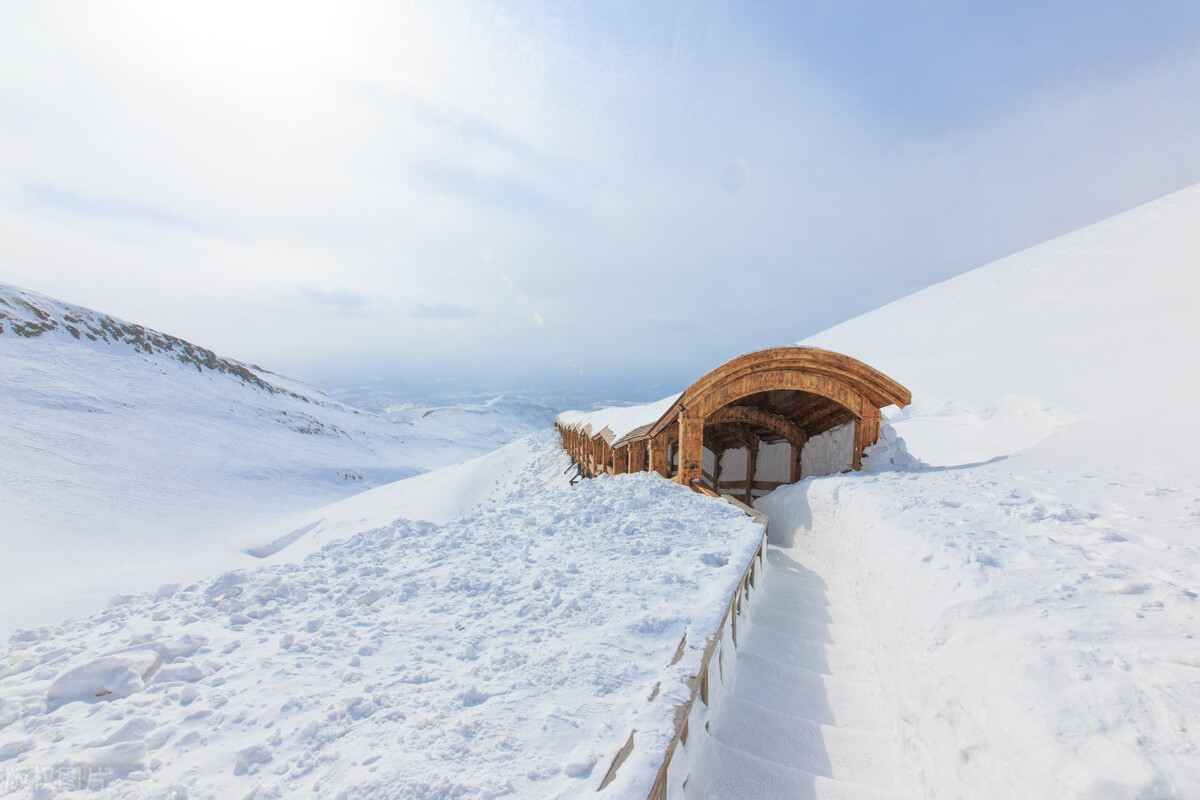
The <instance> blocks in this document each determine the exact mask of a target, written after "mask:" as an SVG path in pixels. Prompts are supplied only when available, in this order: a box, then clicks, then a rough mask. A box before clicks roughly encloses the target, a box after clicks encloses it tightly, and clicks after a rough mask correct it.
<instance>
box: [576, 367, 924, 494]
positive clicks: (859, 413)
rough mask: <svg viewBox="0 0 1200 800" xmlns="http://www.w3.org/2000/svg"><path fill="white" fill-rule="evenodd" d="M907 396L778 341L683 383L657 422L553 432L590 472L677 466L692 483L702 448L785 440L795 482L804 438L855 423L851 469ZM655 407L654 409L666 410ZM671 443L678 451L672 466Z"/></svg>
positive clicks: (868, 370)
mask: <svg viewBox="0 0 1200 800" xmlns="http://www.w3.org/2000/svg"><path fill="white" fill-rule="evenodd" d="M664 402H669V401H664ZM910 402H912V395H911V394H910V393H909V391H908V389H906V388H904V387H903V386H901V385H900V384H899V383H897V382H896V381H894V380H892V379H891V378H889V377H888V376H887V375H884V374H883V373H882V372H880V371H879V370H877V369H875V368H873V367H870V366H867V365H866V364H864V363H863V362H861V361H859V360H858V359H855V358H851V357H850V356H846V355H842V354H841V353H833V352H830V351H829V350H820V349H818V348H815V347H775V348H771V349H769V350H759V351H757V352H754V353H748V354H746V355H744V356H739V357H738V358H735V359H733V360H732V361H729V362H728V363H725V364H722V365H721V366H720V367H717V368H716V369H714V370H713V371H712V372H709V373H708V374H707V375H705V376H704V377H702V378H700V380H698V381H696V382H695V383H693V384H692V385H691V386H689V387H688V388H687V390H685V391H684V392H683V394H681V395H680V396H679V398H678V399H677V400H676V401H675V402H674V403H673V404H672V405H671V406H670V407H669V408H667V410H666V411H665V412H663V413H662V415H661V416H660V417H659V418H658V419H657V420H655V421H652V422H651V421H648V420H647V421H646V422H644V423H643V424H642V425H640V426H639V427H637V428H634V429H632V430H630V431H629V432H628V433H626V434H625V435H623V436H621V437H619V438H616V437H615V435H614V432H613V430H612V429H611V428H609V427H607V426H605V427H603V428H602V430H600V431H599V432H595V431H593V427H592V425H591V424H590V423H589V422H587V418H586V416H584V417H583V419H580V420H579V421H578V422H576V423H573V424H572V423H565V422H562V421H561V420H560V423H559V428H560V430H562V431H563V435H564V446H566V447H568V451H569V452H570V453H571V455H572V458H573V459H575V461H576V463H577V464H579V465H580V471H581V472H582V473H586V474H588V475H591V474H594V473H595V472H596V471H597V470H600V471H610V472H615V471H622V472H624V471H631V472H635V471H640V470H642V469H651V470H654V471H658V472H660V473H661V474H662V475H664V476H669V475H670V474H671V470H672V469H673V468H674V467H673V463H675V462H677V465H678V473H677V476H676V479H677V480H678V481H679V482H680V483H684V484H687V485H692V486H696V485H697V482H698V481H700V478H701V475H702V474H703V468H702V464H703V457H702V450H703V448H704V447H709V449H710V450H712V451H713V452H714V453H717V452H720V451H724V450H726V449H729V448H730V447H740V446H747V447H751V448H752V449H755V448H757V443H758V442H772V441H786V442H788V444H790V445H791V452H792V459H793V461H794V462H795V463H794V466H793V480H798V477H796V476H798V475H799V459H800V451H801V450H802V449H803V447H804V445H805V443H806V442H807V441H808V440H809V439H810V438H812V437H814V436H818V435H820V434H822V433H824V432H826V431H828V430H831V429H833V428H835V427H837V426H839V425H842V424H843V423H847V422H851V421H852V422H854V433H853V435H854V442H853V446H852V448H851V449H852V465H851V466H852V468H853V469H858V468H859V467H860V465H861V457H862V454H863V452H864V451H865V448H866V447H868V446H870V445H871V444H873V443H875V442H876V441H877V440H878V436H879V425H880V418H881V417H880V409H882V408H884V407H886V406H890V405H897V406H900V407H901V408H903V407H904V406H907V405H908V404H909V403H910ZM654 405H655V408H654V411H655V412H657V411H658V409H660V408H662V404H654ZM568 439H569V442H568ZM614 439H615V440H614ZM673 446H676V447H678V450H679V452H678V458H677V459H675V460H674V462H673V461H672V459H671V457H670V448H671V447H673ZM644 459H645V460H644ZM752 484H753V481H752V480H747V482H746V485H747V486H751V485H752Z"/></svg>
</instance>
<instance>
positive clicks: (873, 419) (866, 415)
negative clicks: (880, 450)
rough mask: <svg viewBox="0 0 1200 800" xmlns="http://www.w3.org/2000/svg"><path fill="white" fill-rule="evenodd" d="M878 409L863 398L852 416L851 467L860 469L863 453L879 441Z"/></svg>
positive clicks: (856, 469)
mask: <svg viewBox="0 0 1200 800" xmlns="http://www.w3.org/2000/svg"><path fill="white" fill-rule="evenodd" d="M879 421H880V414H879V409H878V408H876V407H875V406H874V405H872V404H871V402H870V401H869V400H867V399H866V398H865V397H864V398H863V401H862V407H861V409H860V411H859V413H858V414H856V415H855V416H854V455H853V462H852V463H851V467H853V468H854V470H855V471H858V470H860V469H862V457H863V451H864V450H866V449H867V448H868V447H870V446H871V445H873V444H875V443H876V442H877V441H879Z"/></svg>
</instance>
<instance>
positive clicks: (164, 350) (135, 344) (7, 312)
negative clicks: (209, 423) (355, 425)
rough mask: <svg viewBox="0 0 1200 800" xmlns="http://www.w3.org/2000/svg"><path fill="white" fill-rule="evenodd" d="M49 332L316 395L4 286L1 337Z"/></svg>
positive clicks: (271, 388)
mask: <svg viewBox="0 0 1200 800" xmlns="http://www.w3.org/2000/svg"><path fill="white" fill-rule="evenodd" d="M51 331H63V332H65V333H67V334H69V335H70V336H72V337H74V338H75V339H76V340H80V341H82V340H83V339H88V340H89V341H92V342H104V343H106V344H124V345H128V346H129V347H132V348H133V349H134V350H136V351H137V352H139V353H145V354H147V355H151V354H157V355H163V356H166V357H168V358H172V359H174V360H176V361H178V362H180V363H181V364H190V365H191V366H194V367H195V368H196V369H197V370H206V369H207V370H211V371H213V372H221V373H224V374H226V375H232V376H234V377H237V378H239V379H241V380H242V381H244V382H246V383H248V384H250V385H252V386H256V387H258V388H259V389H264V390H266V391H268V392H271V393H276V392H283V393H286V394H288V395H290V396H292V397H295V398H298V399H301V400H305V401H308V402H311V401H312V400H313V398H312V394H314V393H315V392H316V390H310V392H308V393H299V392H296V391H294V390H293V389H289V388H286V387H285V386H284V385H282V384H283V383H284V382H285V381H286V380H287V379H285V378H282V377H281V376H277V375H274V374H273V373H269V372H267V371H266V370H264V369H263V368H262V367H258V366H255V365H251V364H243V363H242V362H240V361H234V360H233V359H229V358H224V357H222V356H219V355H217V354H216V353H214V352H213V351H211V350H208V349H206V348H204V347H199V346H197V345H194V344H192V343H191V342H188V341H185V340H183V339H180V338H179V337H177V336H171V335H170V334H166V333H160V332H159V331H156V330H152V329H150V328H146V327H143V326H142V325H137V324H135V323H132V322H125V321H124V320H120V319H117V318H115V317H110V316H109V315H108V314H101V313H98V312H95V311H92V310H91V309H88V308H83V307H82V306H74V305H69V304H66V303H62V302H59V301H57V300H54V299H53V298H50V297H46V296H45V295H40V294H37V293H35V292H29V291H26V290H24V289H19V288H17V287H15V286H8V285H6V284H2V283H0V336H2V335H4V334H5V333H8V334H10V335H12V334H15V335H17V336H23V337H25V338H27V339H33V338H36V337H39V336H42V335H44V334H47V333H50V332H51ZM272 379H274V380H272Z"/></svg>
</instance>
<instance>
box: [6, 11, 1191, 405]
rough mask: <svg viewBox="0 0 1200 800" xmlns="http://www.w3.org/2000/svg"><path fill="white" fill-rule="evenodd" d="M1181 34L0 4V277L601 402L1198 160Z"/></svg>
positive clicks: (838, 310)
mask: <svg viewBox="0 0 1200 800" xmlns="http://www.w3.org/2000/svg"><path fill="white" fill-rule="evenodd" d="M1198 45H1200V15H1198V12H1197V11H1195V10H1193V9H1192V8H1191V7H1190V6H1185V5H1182V4H1156V5H1155V6H1153V7H1152V8H1142V7H1139V8H1136V9H1133V8H1130V7H1127V5H1126V4H1119V3H1112V4H1099V5H1097V4H1095V3H1086V4H1084V3H1079V4H1057V5H1055V7H1054V8H1053V9H1045V8H1043V7H1042V6H1041V5H1037V4H1031V5H1029V6H1028V7H1021V6H1020V5H1010V6H1005V7H1003V8H1002V9H999V10H992V11H988V12H986V13H985V12H983V11H980V10H968V9H965V8H964V7H961V6H960V5H959V4H945V5H944V6H926V7H922V8H921V9H917V10H913V9H899V8H897V7H895V6H894V5H893V4H885V3H879V4H870V5H866V6H863V5H855V6H854V7H853V8H851V7H848V6H846V5H845V4H826V5H824V6H820V7H812V6H811V5H810V6H808V7H797V8H794V9H787V10H779V9H771V10H770V11H768V10H766V8H765V7H764V8H747V7H745V5H744V4H735V3H701V4H695V3H678V4H673V5H664V6H658V7H655V8H648V7H646V6H645V4H637V3H616V4H612V3H604V4H571V5H568V6H566V7H556V8H548V7H546V6H544V4H540V3H529V4H520V3H518V4H507V3H505V4H500V3H492V2H451V3H436V4H433V3H431V4H427V5H420V4H400V5H398V4H386V3H367V2H363V3H349V4H338V5H337V6H336V7H334V6H329V5H324V4H305V3H299V4H297V3H255V4H249V5H247V4H244V3H232V2H224V3H222V2H217V3H204V4H161V3H133V2H125V3H113V4H105V5H104V6H97V5H95V4H87V3H56V4H43V5H38V6H29V5H24V6H15V5H13V6H7V7H5V9H3V10H0V108H3V109H4V112H3V113H4V117H3V124H2V126H0V230H2V231H3V233H4V238H5V242H6V244H7V245H8V246H7V248H6V255H7V258H6V264H5V268H4V270H3V273H2V274H0V278H2V279H4V280H6V281H10V282H13V283H17V284H20V285H24V286H28V287H29V288H31V289H36V290H39V291H43V292H47V293H50V294H54V295H57V296H60V297H62V298H63V299H65V300H68V301H72V302H79V303H84V304H87V305H91V306H94V307H97V308H100V309H102V310H104V311H107V312H109V313H114V314H118V315H120V316H123V317H126V318H129V319H135V320H137V321H139V322H142V323H144V324H148V325H153V326H155V327H158V328H162V329H165V330H168V331H170V332H172V333H176V334H179V335H182V336H185V337H187V338H190V339H194V340H196V341H198V342H200V343H202V344H204V345H205V346H208V347H212V348H214V349H217V350H219V351H221V352H224V353H228V354H230V355H233V356H237V357H242V358H246V359H249V360H253V361H256V362H258V363H263V364H266V365H273V366H276V367H278V368H280V369H284V370H288V371H290V372H292V373H294V374H297V375H299V376H301V377H312V378H320V377H322V376H324V375H328V374H332V372H333V371H334V368H335V366H336V367H337V368H338V369H339V370H342V371H344V370H345V369H347V367H346V365H348V364H349V365H352V367H353V369H359V370H366V371H379V369H383V370H384V371H387V372H391V373H393V374H401V373H407V372H411V373H412V374H426V373H428V374H439V375H443V376H450V377H461V378H464V379H478V380H480V381H484V380H487V381H499V382H503V381H524V382H527V383H530V384H535V385H542V386H545V387H547V388H549V387H555V388H557V387H560V386H568V385H578V384H579V383H580V382H581V381H593V380H594V381H597V382H598V383H600V384H604V385H617V384H621V385H623V386H625V387H627V388H628V389H629V392H630V394H631V396H632V395H636V394H641V393H643V391H644V390H645V387H646V386H647V385H648V384H653V383H656V382H665V383H666V384H668V385H670V384H671V383H672V382H678V381H686V380H687V379H688V378H689V377H691V376H693V375H694V374H697V372H698V371H703V370H705V369H707V368H708V367H710V366H711V365H712V364H715V363H719V362H720V361H722V360H724V359H726V358H728V357H730V356H732V355H735V354H736V353H738V352H742V351H744V350H747V349H751V348H754V347H760V346H766V345H772V344H779V343H782V342H790V341H795V340H797V339H799V338H801V337H803V336H805V335H807V334H809V333H812V332H815V331H817V330H820V329H821V328H823V327H826V326H828V325H830V324H833V323H836V322H838V321H840V320H842V319H845V318H847V317H850V316H853V315H855V314H858V313H861V312H864V311H867V310H869V309H871V308H873V307H875V306H877V305H879V304H881V303H884V302H887V301H889V300H892V299H895V298H897V297H899V296H902V295H904V294H906V293H908V292H911V291H914V290H916V289H918V288H921V287H922V286H924V285H927V284H929V283H931V282H934V281H937V280H940V279H943V278H945V277H949V276H950V275H953V274H956V273H958V272H961V271H963V270H965V269H969V268H972V267H974V266H978V265H979V264H982V263H984V262H986V261H988V260H991V259H993V258H997V257H1000V256H1003V255H1005V254H1007V253H1009V252H1012V251H1013V250H1016V249H1019V248H1021V247H1024V246H1028V245H1031V244H1034V243H1036V242H1038V241H1041V240H1044V239H1046V238H1048V237H1050V236H1053V235H1056V234H1059V233H1063V232H1066V231H1068V230H1071V229H1073V228H1075V227H1078V226H1080V225H1083V224H1086V223H1088V222H1091V221H1093V220H1095V219H1098V218H1100V217H1103V216H1106V215H1108V214H1111V213H1115V212H1117V211H1120V210H1122V209H1124V208H1127V207H1129V206H1132V205H1134V204H1137V203H1139V202H1143V201H1146V200H1149V199H1152V198H1154V197H1157V196H1160V195H1162V194H1165V193H1167V192H1169V191H1172V190H1174V189H1177V188H1181V187H1183V186H1185V185H1190V184H1191V183H1195V182H1197V181H1200V137H1197V136H1195V135H1194V132H1195V131H1196V130H1198V129H1200V99H1198V98H1200V46H1198ZM295 287H303V288H301V289H300V290H298V291H297V290H296V289H295ZM345 287H355V288H353V289H348V288H345ZM330 312H334V313H330Z"/></svg>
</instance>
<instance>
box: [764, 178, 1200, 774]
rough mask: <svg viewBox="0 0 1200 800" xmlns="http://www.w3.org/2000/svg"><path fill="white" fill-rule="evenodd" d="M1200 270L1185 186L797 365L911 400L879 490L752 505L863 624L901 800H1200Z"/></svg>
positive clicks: (805, 491)
mask: <svg viewBox="0 0 1200 800" xmlns="http://www.w3.org/2000/svg"><path fill="white" fill-rule="evenodd" d="M1198 258H1200V187H1194V188H1192V189H1188V190H1185V191H1183V192H1180V193H1177V194H1175V195H1172V196H1169V197H1167V198H1164V199H1163V200H1160V201H1158V202H1155V203H1151V204H1149V205H1147V206H1144V207H1141V208H1138V209H1134V210H1133V211H1130V212H1128V213H1126V214H1122V215H1120V216H1118V217H1115V218H1113V219H1110V220H1106V221H1104V222H1101V223H1098V224H1096V225H1093V226H1091V227H1089V228H1086V229H1084V230H1082V231H1079V232H1077V233H1075V234H1071V235H1069V236H1065V237H1062V238H1060V239H1057V240H1054V241H1052V242H1048V243H1046V244H1045V245H1042V246H1039V247H1035V248H1033V249H1031V250H1028V251H1025V252H1023V253H1019V254H1017V255H1015V256H1012V257H1010V258H1007V259H1003V260H1001V261H999V262H996V263H995V264H992V265H989V266H986V267H983V268H981V269H979V270H976V271H974V272H970V273H967V274H965V275H963V276H961V277H959V278H956V279H953V280H950V281H947V282H945V283H942V284H939V285H937V286H933V287H930V288H929V289H927V290H925V291H923V292H919V293H917V294H915V295H913V296H911V297H908V298H905V299H903V300H901V301H898V302H896V303H893V304H891V305H889V306H886V307H884V308H882V309H880V310H878V311H876V312H873V313H871V314H867V315H865V316H863V317H860V318H857V319H855V320H851V321H850V322H847V323H845V324H843V325H840V326H837V327H835V328H833V329H830V330H829V331H826V332H824V333H822V334H820V335H818V336H815V337H813V338H811V339H809V340H806V341H804V342H803V343H802V344H805V345H812V346H817V347H824V348H829V349H832V350H836V351H840V352H846V353H850V354H853V355H854V356H855V357H857V358H860V359H862V360H864V361H865V362H867V363H869V364H871V365H872V366H874V367H877V368H879V369H880V370H882V371H883V372H885V373H886V374H888V375H890V376H892V377H894V378H895V379H897V380H899V381H900V382H901V383H903V384H905V385H906V386H908V387H909V388H910V389H911V390H912V393H913V397H914V402H913V404H912V405H911V406H910V407H909V408H907V409H905V410H904V411H901V412H897V411H896V410H895V409H890V410H888V411H885V417H886V424H885V426H884V435H885V438H884V441H883V442H882V443H881V444H880V445H879V446H878V447H877V448H876V450H875V452H874V453H873V454H872V456H871V457H870V458H868V460H867V469H868V471H869V472H870V473H871V474H868V475H850V476H830V477H824V478H816V479H809V480H805V481H803V482H801V483H800V484H797V485H794V486H787V487H782V488H780V489H778V490H777V491H776V492H775V493H773V494H772V495H769V496H767V497H766V498H763V499H761V500H759V501H758V502H757V504H756V505H757V506H758V507H759V508H760V509H761V510H763V511H765V512H766V513H767V514H768V515H769V516H770V518H771V532H772V538H773V540H774V541H775V544H776V546H777V547H778V548H780V550H781V552H785V553H787V554H788V555H789V557H791V558H794V559H795V560H796V561H797V562H798V563H801V564H804V566H805V568H806V569H809V570H812V571H813V572H814V573H815V574H817V575H818V576H822V577H823V578H824V579H825V580H826V581H827V583H828V585H829V586H830V587H831V588H830V592H831V593H837V592H840V593H841V594H838V596H837V600H838V602H839V603H844V604H847V605H849V606H851V607H856V608H858V609H859V610H860V613H861V615H862V618H863V620H865V622H866V629H867V634H868V635H867V642H868V646H869V650H870V651H871V653H872V654H873V657H872V660H873V662H874V663H873V666H874V667H876V668H877V670H878V674H879V683H880V687H881V692H882V696H883V698H884V702H885V704H886V707H887V708H888V709H889V711H890V715H891V718H892V720H893V722H894V725H895V730H896V735H897V737H898V743H899V746H900V747H901V748H902V751H903V753H904V757H905V758H904V760H905V762H906V765H907V766H906V769H907V771H908V772H909V773H910V777H911V780H912V782H913V788H914V789H915V791H916V792H917V794H918V796H931V797H973V798H993V797H994V798H1002V797H1003V798H1007V797H1068V798H1070V797H1079V798H1083V797H1112V798H1124V797H1128V798H1136V797H1196V796H1200V739H1198V738H1197V733H1196V732H1195V726H1194V722H1195V720H1196V719H1200V669H1198V667H1200V646H1198V645H1197V643H1196V639H1195V636H1196V634H1197V632H1198V631H1200V626H1198V624H1197V612H1198V610H1200V608H1198V601H1197V597H1198V594H1200V588H1198V587H1200V539H1198V538H1197V531H1198V530H1200V488H1198V487H1200V467H1198V466H1197V465H1196V460H1195V453H1196V452H1197V451H1198V450H1200V447H1198V445H1200V441H1198V437H1197V433H1196V427H1195V426H1194V425H1192V424H1190V423H1189V422H1188V421H1187V420H1189V419H1190V417H1191V414H1190V411H1191V407H1192V404H1193V398H1194V397H1195V396H1196V395H1197V392H1198V390H1200V357H1198V356H1197V351H1196V348H1195V343H1196V342H1198V341H1200V315H1197V314H1196V313H1195V310H1194V303H1195V300H1194V298H1195V297H1196V296H1197V293H1198V290H1200V275H1198V274H1197V272H1196V270H1195V268H1194V267H1195V264H1196V263H1197V260H1198ZM905 449H907V451H908V452H907V453H906V452H905ZM838 587H842V588H840V589H839V588H838Z"/></svg>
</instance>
